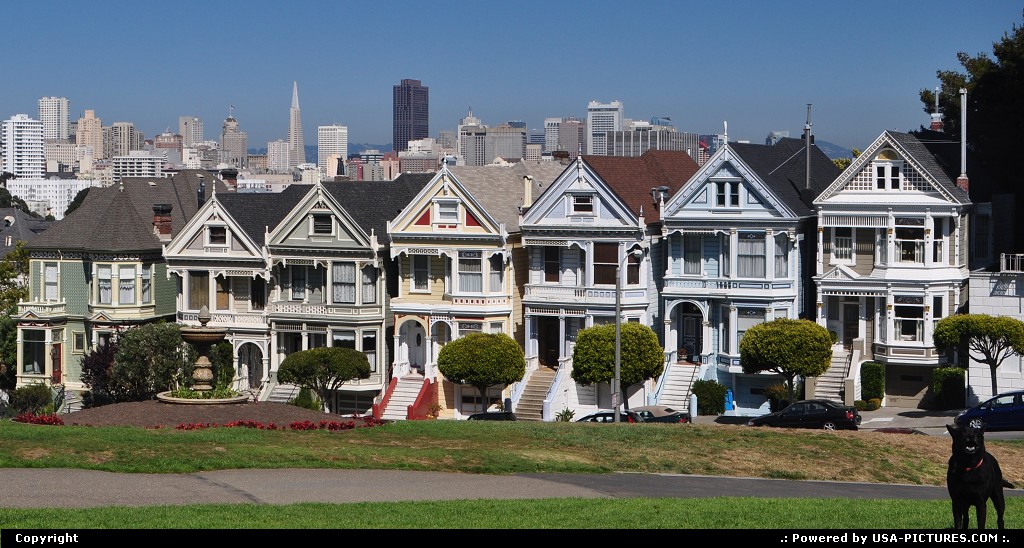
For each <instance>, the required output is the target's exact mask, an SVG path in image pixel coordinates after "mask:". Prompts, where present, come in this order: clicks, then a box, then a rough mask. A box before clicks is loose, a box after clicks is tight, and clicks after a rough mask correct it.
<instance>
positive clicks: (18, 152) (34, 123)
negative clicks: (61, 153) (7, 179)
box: [0, 114, 46, 179]
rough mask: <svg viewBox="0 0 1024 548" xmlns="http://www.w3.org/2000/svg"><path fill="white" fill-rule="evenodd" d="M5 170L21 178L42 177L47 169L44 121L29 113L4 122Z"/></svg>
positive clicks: (1, 141)
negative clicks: (33, 117) (31, 116)
mask: <svg viewBox="0 0 1024 548" xmlns="http://www.w3.org/2000/svg"><path fill="white" fill-rule="evenodd" d="M2 135H3V139H2V140H0V143H2V150H3V159H4V160H3V170H4V171H5V172H7V173H13V174H14V176H15V177H17V178H19V179H42V178H43V173H44V172H45V171H46V155H45V152H46V150H45V147H44V146H43V123H42V122H40V121H39V120H33V119H32V118H29V117H28V115H27V114H15V115H14V116H12V117H11V118H10V119H8V120H4V122H3V133H2Z"/></svg>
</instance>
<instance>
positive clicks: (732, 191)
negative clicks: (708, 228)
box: [712, 179, 743, 209]
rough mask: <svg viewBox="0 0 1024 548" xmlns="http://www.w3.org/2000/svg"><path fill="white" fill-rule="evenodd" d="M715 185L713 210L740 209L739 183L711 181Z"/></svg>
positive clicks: (735, 181) (736, 181)
mask: <svg viewBox="0 0 1024 548" xmlns="http://www.w3.org/2000/svg"><path fill="white" fill-rule="evenodd" d="M712 182H713V183H714V184H715V202H714V204H715V205H714V207H715V208H726V209H737V208H739V207H740V187H741V186H743V185H742V184H740V181H739V180H738V179H737V180H726V181H712Z"/></svg>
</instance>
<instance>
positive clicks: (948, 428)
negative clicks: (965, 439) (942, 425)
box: [946, 424, 956, 436]
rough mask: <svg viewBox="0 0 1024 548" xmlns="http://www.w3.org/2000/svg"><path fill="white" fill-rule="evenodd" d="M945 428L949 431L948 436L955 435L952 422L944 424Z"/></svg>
mask: <svg viewBox="0 0 1024 548" xmlns="http://www.w3.org/2000/svg"><path fill="white" fill-rule="evenodd" d="M946 430H948V431H949V435H950V436H955V435H956V428H954V427H953V425H952V424H947V425H946Z"/></svg>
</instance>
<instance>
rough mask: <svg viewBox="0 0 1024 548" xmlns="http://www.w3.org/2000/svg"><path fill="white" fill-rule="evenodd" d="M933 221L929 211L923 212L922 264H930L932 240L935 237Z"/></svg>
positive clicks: (927, 265) (926, 265)
mask: <svg viewBox="0 0 1024 548" xmlns="http://www.w3.org/2000/svg"><path fill="white" fill-rule="evenodd" d="M934 232H935V222H934V220H933V219H932V214H931V211H925V214H924V266H925V267H930V266H932V242H933V241H934V239H935V234H934Z"/></svg>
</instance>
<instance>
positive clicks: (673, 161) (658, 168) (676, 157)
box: [583, 150, 699, 224]
mask: <svg viewBox="0 0 1024 548" xmlns="http://www.w3.org/2000/svg"><path fill="white" fill-rule="evenodd" d="M583 161H584V162H586V163H587V165H589V166H590V167H591V169H593V170H594V172H595V173H597V175H598V176H599V177H601V180H603V181H604V182H605V183H606V184H607V185H608V187H609V188H610V189H611V190H612V191H613V192H615V194H616V195H617V196H618V197H619V199H620V200H622V201H623V202H624V203H625V204H626V206H627V207H629V209H630V211H632V212H633V214H634V215H637V216H639V215H640V213H641V210H642V211H643V215H644V221H645V222H646V223H647V224H653V223H657V222H660V221H661V218H660V217H659V215H660V212H659V211H658V203H657V202H655V201H654V199H653V197H652V196H651V189H653V188H657V187H660V186H667V187H668V194H667V196H669V197H670V196H672V195H674V194H675V193H676V192H677V191H678V190H679V189H680V188H682V187H683V185H684V184H686V182H687V181H689V180H690V177H692V176H693V175H694V173H696V172H697V170H698V169H699V166H698V165H697V162H695V161H694V160H693V158H691V157H690V155H689V154H687V153H685V152H681V151H673V150H648V151H647V152H645V153H644V154H643V155H642V156H586V155H585V156H583ZM666 199H667V198H666Z"/></svg>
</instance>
